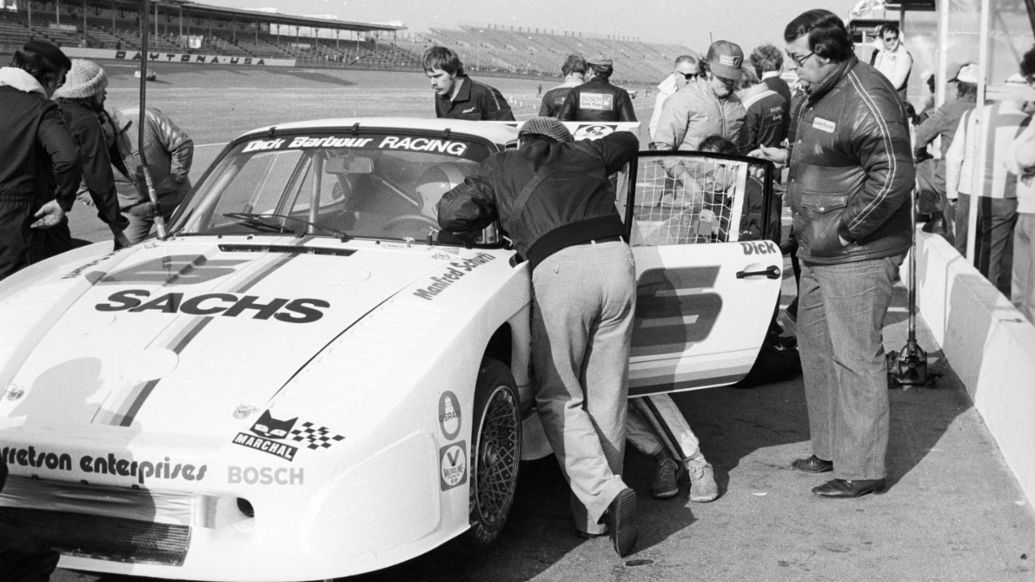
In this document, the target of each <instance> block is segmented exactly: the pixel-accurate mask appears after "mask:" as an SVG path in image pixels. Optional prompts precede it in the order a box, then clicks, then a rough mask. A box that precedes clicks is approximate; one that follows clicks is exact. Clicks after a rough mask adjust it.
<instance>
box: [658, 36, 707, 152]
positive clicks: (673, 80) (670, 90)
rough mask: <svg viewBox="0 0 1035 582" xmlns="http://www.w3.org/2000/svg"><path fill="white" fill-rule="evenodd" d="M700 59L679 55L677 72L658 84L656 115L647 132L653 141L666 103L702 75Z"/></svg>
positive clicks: (676, 66) (676, 63) (693, 56)
mask: <svg viewBox="0 0 1035 582" xmlns="http://www.w3.org/2000/svg"><path fill="white" fill-rule="evenodd" d="M700 61H701V59H700V57H698V56H697V55H679V56H678V57H676V62H675V71H673V72H672V74H671V75H669V76H667V77H665V80H664V81H662V82H660V83H658V96H657V98H655V99H654V113H652V114H651V116H650V123H649V124H648V125H647V131H648V132H649V133H650V139H651V141H654V131H655V130H656V129H657V128H658V121H660V120H661V109H662V107H664V105H665V101H666V100H668V98H669V97H671V96H672V95H674V94H675V93H676V91H679V90H680V89H682V88H683V87H686V86H687V84H688V83H691V82H693V81H696V80H697V76H698V75H699V74H700V72H701V71H700Z"/></svg>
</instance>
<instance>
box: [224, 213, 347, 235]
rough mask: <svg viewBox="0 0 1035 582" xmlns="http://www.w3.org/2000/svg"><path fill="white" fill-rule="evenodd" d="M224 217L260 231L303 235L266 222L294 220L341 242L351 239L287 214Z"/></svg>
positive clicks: (340, 232) (243, 214)
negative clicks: (266, 230) (332, 236)
mask: <svg viewBox="0 0 1035 582" xmlns="http://www.w3.org/2000/svg"><path fill="white" fill-rule="evenodd" d="M223 216H225V217H227V218H233V219H235V220H240V221H243V222H244V223H245V224H247V225H249V226H254V227H256V228H259V229H263V228H265V229H268V230H270V231H271V232H279V233H282V234H286V233H289V232H290V233H292V234H301V233H296V232H295V231H293V230H291V229H290V228H287V227H285V226H283V225H281V224H277V223H276V222H274V221H272V220H266V219H274V220H293V221H295V222H300V223H302V224H304V225H306V226H311V227H313V228H315V229H317V230H319V231H321V232H323V233H326V234H332V235H334V236H336V237H338V238H339V239H340V240H341V242H345V241H347V240H349V238H351V237H350V236H349V235H348V233H347V232H345V231H342V230H338V229H336V228H331V227H329V226H323V225H321V224H316V223H315V222H310V221H308V220H306V219H304V218H298V217H296V216H289V215H287V214H258V213H254V212H224V213H223Z"/></svg>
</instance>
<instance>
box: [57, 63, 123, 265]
mask: <svg viewBox="0 0 1035 582" xmlns="http://www.w3.org/2000/svg"><path fill="white" fill-rule="evenodd" d="M107 87H108V76H107V75H106V74H105V73H104V69H102V68H101V67H100V66H99V65H98V64H97V63H94V62H93V61H87V60H85V59H76V60H74V61H72V67H71V69H69V71H68V75H66V77H65V84H64V85H63V86H62V87H61V88H60V89H58V90H57V91H56V92H54V99H55V100H56V101H57V102H58V104H59V105H60V106H61V115H62V116H63V117H64V118H65V123H66V124H67V125H68V131H69V132H70V133H71V134H72V137H73V138H74V139H75V141H76V145H78V146H79V168H80V169H81V170H82V174H83V182H85V183H86V189H87V191H89V193H90V198H91V200H92V201H93V205H94V207H96V208H97V217H98V218H100V219H101V221H102V222H104V223H105V224H107V225H108V228H109V229H110V230H111V234H112V236H114V237H115V249H116V250H118V249H120V248H123V247H127V246H129V239H127V238H126V235H125V234H124V233H123V231H124V230H126V226H128V225H129V220H127V219H126V217H125V216H122V212H120V211H119V199H118V196H117V195H116V193H115V176H114V174H112V171H111V159H110V158H109V157H108V148H109V147H110V146H111V145H112V144H111V143H108V140H107V139H106V138H105V135H104V130H103V128H102V126H101V118H102V117H104V118H107V115H106V114H105V113H104V99H105V97H106V95H107V92H106V91H107ZM111 140H112V143H114V135H112V137H111Z"/></svg>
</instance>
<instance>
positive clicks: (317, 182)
mask: <svg viewBox="0 0 1035 582" xmlns="http://www.w3.org/2000/svg"><path fill="white" fill-rule="evenodd" d="M491 152H492V146H491V145H490V144H489V143H488V142H482V141H476V140H474V139H471V138H465V137H461V136H450V135H443V134H442V133H437V134H420V133H401V132H385V131H382V132H378V133H352V132H351V131H341V132H338V133H315V132H313V133H275V134H272V135H268V136H262V137H255V138H251V139H246V140H242V141H240V142H238V143H236V144H235V145H234V146H233V147H232V149H231V150H230V151H229V152H228V153H226V155H224V156H223V157H222V158H220V159H219V161H218V162H217V163H216V165H215V166H214V167H213V168H212V169H211V170H210V171H209V172H208V173H207V174H206V176H205V178H204V179H203V180H202V181H201V182H200V183H199V184H198V186H197V187H196V188H195V190H194V193H193V194H192V196H191V197H190V199H189V200H187V201H186V202H185V203H184V205H183V207H182V209H181V211H180V213H179V214H178V216H177V218H176V221H175V224H173V225H172V228H171V232H172V233H173V234H176V235H192V234H195V235H197V234H204V235H213V234H214V235H237V234H252V235H256V234H274V235H281V234H296V235H312V236H332V237H337V238H341V239H347V238H353V237H358V238H387V239H397V240H427V241H437V242H445V243H454V242H456V243H458V242H459V241H455V240H450V239H451V238H452V237H450V236H449V235H448V233H440V232H439V227H438V221H437V216H436V205H437V203H438V201H439V199H440V198H441V197H442V195H443V194H445V193H446V192H447V191H449V190H450V189H451V188H453V187H455V186H457V185H459V184H460V183H462V182H463V180H464V177H466V176H468V175H471V174H472V173H474V171H475V170H476V168H477V167H478V165H479V163H480V162H481V161H482V160H484V159H485V158H487V157H488V156H489V154H490V153H491ZM485 236H488V233H486V235H483V239H484V237H485ZM482 242H489V243H491V242H492V241H490V240H483V241H482Z"/></svg>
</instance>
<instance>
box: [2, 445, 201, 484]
mask: <svg viewBox="0 0 1035 582" xmlns="http://www.w3.org/2000/svg"><path fill="white" fill-rule="evenodd" d="M123 454H128V453H123ZM0 458H2V459H3V460H4V461H6V462H7V464H8V465H9V466H12V467H15V466H18V467H33V468H46V469H51V470H54V471H69V472H71V471H72V470H73V467H78V468H79V470H80V471H82V472H83V473H87V474H102V475H115V476H119V477H132V478H134V479H136V481H137V483H138V484H140V485H145V484H146V483H147V482H149V481H153V480H157V479H165V480H174V479H179V480H183V481H201V480H203V479H204V478H205V471H206V470H207V469H208V466H207V465H194V464H191V463H176V462H173V461H171V460H170V458H169V457H165V458H164V459H163V460H161V461H144V460H136V459H133V458H132V457H122V456H119V455H116V454H115V453H107V454H102V455H99V456H94V455H81V456H79V458H78V460H77V461H76V462H74V463H73V459H74V457H73V455H72V454H70V453H66V452H53V451H45V450H40V449H37V448H36V447H35V446H32V445H30V446H28V447H3V448H0Z"/></svg>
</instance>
